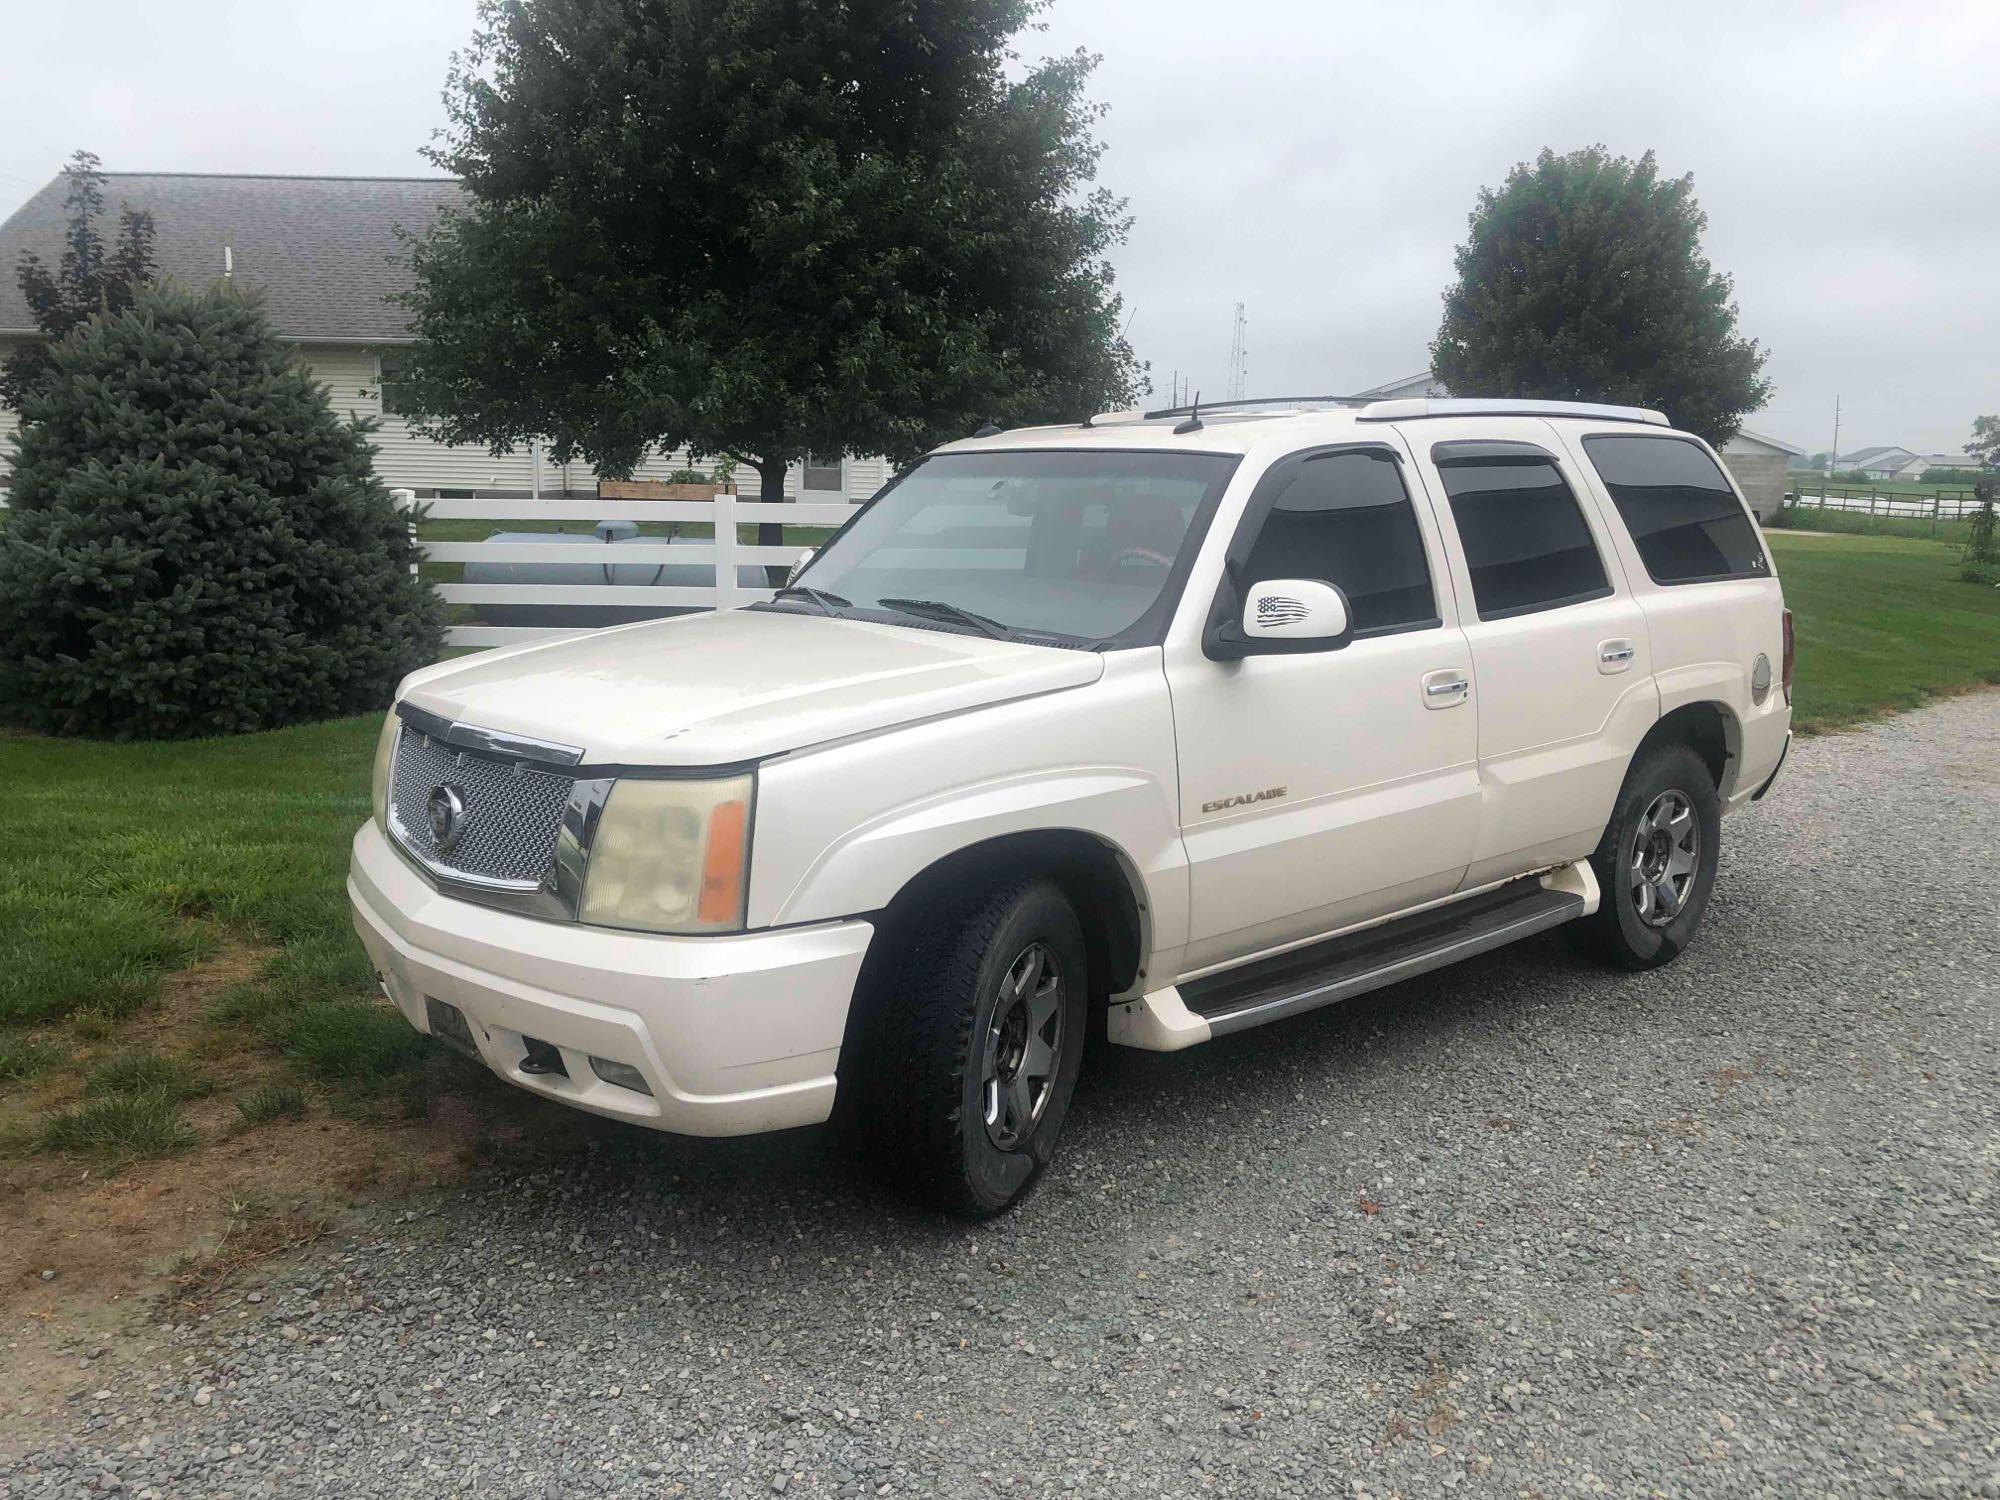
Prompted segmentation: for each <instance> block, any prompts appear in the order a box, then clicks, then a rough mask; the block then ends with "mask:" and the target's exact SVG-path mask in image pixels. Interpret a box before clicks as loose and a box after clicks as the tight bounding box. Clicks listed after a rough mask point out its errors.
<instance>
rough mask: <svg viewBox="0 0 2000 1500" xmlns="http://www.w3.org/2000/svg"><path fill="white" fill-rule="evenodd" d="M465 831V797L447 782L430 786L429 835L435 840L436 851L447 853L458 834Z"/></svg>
mask: <svg viewBox="0 0 2000 1500" xmlns="http://www.w3.org/2000/svg"><path fill="white" fill-rule="evenodd" d="M464 831H465V798H464V796H463V795H462V794H461V793H460V792H459V790H458V788H457V787H455V786H451V785H449V784H447V785H445V786H434V787H432V788H431V837H432V838H434V839H436V840H437V852H438V853H440V854H449V853H451V851H452V847H453V846H454V845H455V844H457V843H458V836H459V835H460V834H461V833H463V832H464Z"/></svg>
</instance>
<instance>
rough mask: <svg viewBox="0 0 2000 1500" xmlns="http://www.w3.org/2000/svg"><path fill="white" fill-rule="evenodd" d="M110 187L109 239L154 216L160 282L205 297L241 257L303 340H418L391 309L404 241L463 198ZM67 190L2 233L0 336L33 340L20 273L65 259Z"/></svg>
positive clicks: (277, 186) (323, 190)
mask: <svg viewBox="0 0 2000 1500" xmlns="http://www.w3.org/2000/svg"><path fill="white" fill-rule="evenodd" d="M104 176H105V185H104V187H105V191H104V197H105V207H106V214H105V222H104V230H105V235H106V238H107V239H108V238H110V237H111V236H112V235H113V234H115V233H116V225H117V216H118V213H119V211H120V210H121V209H122V208H123V207H124V206H125V205H126V204H128V203H129V204H130V205H131V206H132V207H134V208H139V209H146V210H148V211H150V212H151V214H152V215H153V224H154V228H155V231H156V233H157V235H158V239H157V241H156V243H155V247H154V257H153V258H154V263H155V264H156V265H157V266H158V267H159V270H160V273H161V274H162V275H164V276H171V277H173V278H175V279H176V280H178V281H180V282H182V283H183V284H185V285H188V286H196V287H200V286H206V285H208V283H209V282H211V281H213V280H214V279H215V278H216V277H218V276H220V275H221V274H222V247H223V246H224V245H225V244H226V245H228V246H230V247H231V250H232V251H233V255H234V260H235V266H236V270H235V279H236V280H237V281H238V282H239V283H243V284H246V285H249V286H254V287H258V288H261V289H262V290H263V292H264V294H265V298H266V303H265V305H266V306H267V307H268V308H269V309H270V313H271V317H272V320H273V321H274V322H275V323H276V324H277V325H278V331H279V332H280V333H282V334H284V335H285V336H286V337H288V338H295V339H308V338H323V339H395V338H401V337H405V336H407V333H408V328H409V317H408V314H406V313H405V312H404V311H403V309H402V308H400V307H397V306H395V305H394V304H392V303H390V302H389V301H388V300H387V298H388V296H389V295H390V294H391V293H393V292H398V291H402V290H403V289H405V288H406V287H408V285H409V282H410V276H409V271H408V269H407V268H406V267H405V266H404V265H403V263H402V259H403V257H402V248H401V246H400V244H399V243H398V241H397V238H396V230H397V228H398V227H399V226H400V227H402V228H404V229H410V230H421V229H423V228H424V227H425V226H426V225H428V224H429V223H430V222H431V220H432V219H434V218H435V217H436V216H437V213H438V210H439V209H441V208H443V207H444V206H445V205H447V204H451V203H456V202H457V201H458V200H459V198H460V197H461V195H462V192H463V190H462V189H461V188H460V186H459V185H458V184H457V183H456V182H453V181H450V180H449V179H443V178H409V177H223V176H207V175H202V174H198V173H187V172H107V173H105V174H104ZM64 186H65V185H64V180H63V179H62V178H61V177H57V178H56V179H55V180H54V181H53V182H51V183H49V184H48V186H46V187H44V188H43V189H42V190H41V191H40V192H38V193H36V194H35V196H34V197H32V198H30V199H29V200H28V201H27V202H26V203H24V204H22V205H21V207H20V208H18V209H16V210H15V211H14V213H12V214H11V215H9V216H8V218H7V220H6V221H5V222H4V223H0V333H24V332H32V331H33V329H34V326H35V325H34V319H33V317H32V316H31V315H30V313H29V311H28V304H27V300H26V299H25V298H24V297H23V296H22V295H21V288H20V285H19V284H18V282H17V281H16V279H15V276H14V268H15V267H16V265H18V264H19V262H20V259H21V255H22V252H23V251H27V250H33V251H35V252H37V253H38V254H39V255H40V256H41V258H42V260H43V261H44V262H45V263H46V264H48V265H49V266H51V267H53V266H54V265H55V263H56V261H57V260H58V259H59V258H60V257H61V255H62V236H63V227H64V218H63V197H64Z"/></svg>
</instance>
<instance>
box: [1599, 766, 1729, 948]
mask: <svg viewBox="0 0 2000 1500" xmlns="http://www.w3.org/2000/svg"><path fill="white" fill-rule="evenodd" d="M1674 796H1679V797H1681V798H1684V799H1685V800H1686V803H1687V811H1688V814H1689V820H1690V821H1691V823H1692V824H1693V827H1694V832H1695V834H1696V836H1697V839H1698V846H1697V847H1696V848H1695V849H1694V850H1693V851H1692V857H1691V861H1690V862H1691V868H1690V869H1688V870H1687V871H1686V875H1687V885H1686V887H1685V890H1684V893H1683V894H1681V895H1680V896H1679V898H1678V905H1677V906H1670V904H1668V903H1669V902H1670V900H1671V898H1662V897H1660V896H1659V895H1658V892H1659V891H1660V890H1661V889H1662V886H1661V884H1660V882H1659V881H1658V880H1653V881H1645V882H1643V883H1646V884H1650V885H1652V887H1653V893H1652V894H1650V895H1649V894H1646V893H1642V892H1640V891H1639V890H1637V889H1635V886H1636V885H1637V884H1639V883H1642V876H1643V875H1645V874H1646V873H1648V872H1649V871H1651V870H1654V869H1659V870H1660V873H1661V875H1662V876H1663V877H1664V878H1665V879H1666V881H1667V884H1668V885H1670V886H1671V885H1673V884H1674V883H1675V882H1676V881H1677V880H1678V878H1679V877H1678V876H1669V875H1667V874H1666V870H1667V869H1670V868H1671V867H1672V862H1673V861H1674V860H1679V859H1682V858H1685V857H1686V855H1687V851H1685V850H1684V849H1681V848H1679V847H1678V846H1676V845H1674V844H1673V841H1672V836H1671V835H1668V845H1667V849H1666V851H1665V852H1664V853H1661V852H1659V851H1660V842H1659V840H1660V834H1661V833H1664V832H1665V830H1664V829H1662V830H1660V831H1659V832H1655V831H1653V830H1652V828H1651V824H1650V823H1649V816H1650V815H1651V814H1653V813H1654V810H1655V809H1661V810H1662V811H1663V812H1672V811H1673V810H1674V808H1673V805H1672V804H1671V803H1668V804H1666V805H1665V806H1664V807H1663V805H1662V799H1665V798H1672V797H1674ZM1642 825H1645V827H1646V830H1647V831H1646V843H1647V847H1649V848H1651V849H1653V850H1655V851H1656V853H1655V857H1654V858H1653V859H1650V860H1646V861H1645V862H1644V863H1642V858H1643V857H1644V856H1643V851H1642V849H1641V833H1642ZM1721 829H1722V803H1721V800H1720V799H1719V798H1718V797H1717V796H1716V792H1715V781H1714V779H1713V778H1712V777H1711V775H1710V774H1709V769H1708V764H1707V762H1705V761H1704V760H1703V759H1702V758H1701V757H1700V756H1699V755H1697V754H1695V752H1694V750H1693V749H1692V748H1690V747H1689V746H1687V745H1683V744H1666V745H1656V746H1654V747H1653V748H1652V749H1650V750H1648V751H1646V752H1644V753H1643V754H1642V755H1640V756H1639V757H1638V758H1637V759H1635V760H1634V761H1633V762H1632V768H1631V770H1629V771H1627V772H1626V773H1625V784H1624V786H1622V787H1620V788H1619V790H1618V801H1617V803H1616V804H1615V805H1614V806H1613V807H1612V810H1611V821H1610V822H1609V823H1607V824H1606V825H1605V829H1604V837H1603V838H1602V839H1600V840H1599V841H1598V844H1597V852H1596V853H1594V854H1592V855H1591V856H1590V867H1591V870H1592V871H1593V872H1594V873H1595V874H1596V876H1597V886H1598V893H1599V898H1598V906H1597V911H1596V912H1595V913H1594V914H1593V915H1591V916H1588V917H1585V918H1584V919H1582V920H1581V921H1578V922H1572V923H1571V924H1570V928H1569V930H1570V933H1571V935H1572V937H1573V939H1574V940H1575V941H1576V943H1577V945H1578V946H1579V947H1581V948H1582V949H1584V950H1585V951H1586V952H1588V953H1590V954H1591V955H1593V956H1594V957H1597V958H1600V959H1603V960H1604V961H1605V962H1606V963H1609V964H1612V965H1614V966H1616V967H1618V968H1621V969H1657V968H1659V967H1660V966H1661V965H1662V964H1670V963H1672V962H1673V961H1674V960H1675V959H1676V958H1678V957H1679V956H1680V955H1681V952H1682V950H1683V949H1685V948H1686V947H1687V945H1688V944H1689V943H1690V942H1691V941H1693V939H1694V934H1695V929H1696V928H1698V927H1699V926H1700V925H1701V917H1702V913H1703V912H1705V911H1706V910H1708V898H1709V894H1710V892H1712V891H1713V890H1714V889H1715V860H1716V853H1717V851H1718V849H1719V848H1720V847H1721ZM1662 860H1664V861H1666V864H1665V865H1662V864H1661V863H1660V861H1662ZM1655 901H1659V902H1661V903H1662V904H1660V905H1658V906H1655V907H1653V910H1652V911H1651V912H1650V913H1648V912H1646V911H1642V910H1641V904H1642V902H1644V903H1645V904H1647V905H1649V906H1650V905H1652V903H1654V902H1655ZM1669 911H1671V915H1670V916H1669V915H1668V912H1669ZM1663 918H1664V920H1663Z"/></svg>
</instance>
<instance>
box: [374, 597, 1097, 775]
mask: <svg viewBox="0 0 2000 1500" xmlns="http://www.w3.org/2000/svg"><path fill="white" fill-rule="evenodd" d="M1103 670H1104V661H1103V658H1101V657H1100V656H1098V655H1097V654H1096V653H1095V652H1090V651H1066V650H1062V649H1060V648H1058V647H1053V646H1029V645H1022V644H1019V643H1017V642H1013V641H995V640H989V639H987V638H986V637H984V636H972V635H957V634H952V633H949V632H945V631H936V630H919V629H906V628H904V627H901V626H897V625H882V624H875V623H871V622H869V621H864V620H841V619H834V618H831V617H828V616H823V615H804V614H787V613H782V612H779V611H775V610H744V609H737V610H727V611H723V612H721V613H715V614H699V615H684V616H681V617H680V618H678V619H672V620H654V621H648V622H647V623H645V624H641V625H626V626H621V627H617V628H614V629H610V630H597V631H592V632H591V633H589V634H588V635H580V636H571V637H568V638H566V639H562V640H556V641H549V642H543V643H539V644H534V645H529V646H524V647H516V648H513V649H509V650H504V651H495V652H489V653H486V654H484V655H481V656H476V657H470V658H467V659H466V660H464V661H462V662H447V663H442V664H440V665H438V666H435V667H430V668H427V669H426V670H424V671H422V672H418V673H416V674H415V675H414V676H412V677H410V678H409V679H408V680H407V681H405V683H404V684H403V692H402V696H403V698H404V699H405V700H406V701H407V702H409V703H412V704H414V705H415V706H417V707H418V708H423V709H428V710H430V711H431V712H432V713H437V714H442V715H444V716H445V717H446V718H449V719H455V720H458V721H460V722H462V723H466V724H475V725H478V726H479V727H480V728H482V729H503V730H511V731H512V732H514V733H516V734H525V735H530V736H533V737H534V738H536V739H541V740H552V741H555V742H556V743H558V744H564V745H577V746H581V747H582V748H583V751H584V761H585V763H586V764H597V765H602V764H619V763H623V764H630V765H674V766H704V765H729V764H733V763H736V762H739V761H747V760H756V759H758V758H760V757H762V756H767V755H774V754H777V753H779V752H780V751H785V750H797V749H802V748H804V747H805V746H808V745H817V744H824V743H826V742H827V741H830V740H838V739H846V738H849V737H851V736H853V735H858V734H872V733H875V732H877V731H880V730H883V729H890V728H893V727H895V726H896V725H899V724H909V723H914V722H916V721H917V720H919V719H929V718H935V717H937V716H939V715H941V714H949V713H958V712H961V711H962V710H965V709H969V708H983V707H986V706H987V705H989V704H994V703H1005V702H1008V701H1009V700H1011V699H1015V698H1025V697H1029V696H1031V695H1033V694H1037V693H1048V692H1055V691H1058V690H1060V689H1063V688H1072V687H1082V686H1084V685H1085V684H1088V683H1091V682H1095V681H1096V680H1097V678H1098V677H1099V676H1100V675H1101V674H1102V673H1103Z"/></svg>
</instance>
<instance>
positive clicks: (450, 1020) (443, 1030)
mask: <svg viewBox="0 0 2000 1500" xmlns="http://www.w3.org/2000/svg"><path fill="white" fill-rule="evenodd" d="M424 1019H425V1020H426V1021H428V1022H429V1023H430V1028H431V1035H432V1036H434V1037H436V1038H437V1039H438V1040H439V1041H441V1042H443V1043H444V1044H445V1045H446V1046H447V1047H449V1048H451V1049H452V1050H453V1051H454V1052H463V1053H464V1054H465V1055H466V1056H467V1057H469V1058H472V1059H473V1060H474V1061H479V1060H480V1058H479V1046H478V1044H477V1043H476V1042H474V1041H473V1040H472V1026H471V1024H470V1023H469V1022H467V1020H466V1019H465V1012H464V1011H462V1010H460V1009H459V1008H458V1007H457V1006H456V1005H453V1004H452V1003H451V1002H450V1001H448V1000H440V999H438V998H437V996H435V995H426V996H424Z"/></svg>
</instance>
